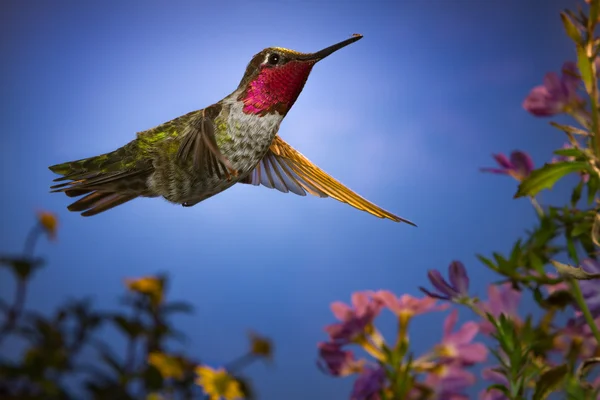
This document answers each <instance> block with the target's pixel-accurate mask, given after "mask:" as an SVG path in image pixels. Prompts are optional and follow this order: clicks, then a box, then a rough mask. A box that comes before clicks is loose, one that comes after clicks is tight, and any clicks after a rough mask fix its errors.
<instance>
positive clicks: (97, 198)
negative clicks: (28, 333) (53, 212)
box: [49, 34, 416, 226]
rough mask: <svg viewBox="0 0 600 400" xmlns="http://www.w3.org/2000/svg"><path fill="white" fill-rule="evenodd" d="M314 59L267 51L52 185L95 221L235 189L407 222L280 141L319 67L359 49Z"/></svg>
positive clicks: (61, 168) (68, 169)
mask: <svg viewBox="0 0 600 400" xmlns="http://www.w3.org/2000/svg"><path fill="white" fill-rule="evenodd" d="M361 38H362V35H360V34H354V35H352V36H351V37H350V38H348V39H346V40H344V41H342V42H339V43H337V44H334V45H332V46H329V47H327V48H324V49H323V50H320V51H317V52H315V53H300V52H297V51H294V50H290V49H285V48H281V47H269V48H266V49H264V50H262V51H260V52H259V53H257V54H255V55H254V56H253V57H252V60H251V61H250V62H249V63H248V65H247V67H246V71H245V73H244V76H243V77H242V80H241V81H240V83H239V85H238V87H237V88H236V89H235V90H234V91H233V92H232V93H231V94H230V95H228V96H226V97H225V98H223V99H222V100H221V101H219V102H217V103H214V104H212V105H210V106H208V107H206V108H204V109H201V110H196V111H191V112H189V113H187V114H185V115H182V116H180V117H177V118H175V119H173V120H171V121H168V122H165V123H163V124H161V125H158V126H156V127H154V128H152V129H148V130H146V131H142V132H138V133H137V134H136V138H135V139H133V140H132V141H130V142H129V143H127V144H125V145H124V146H122V147H120V148H118V149H116V150H114V151H112V152H109V153H105V154H101V155H98V156H95V157H90V158H84V159H81V160H76V161H70V162H65V163H62V164H57V165H53V166H50V167H49V169H50V170H51V171H52V172H54V173H56V174H59V175H61V177H59V178H56V179H54V182H61V183H58V184H55V185H53V186H51V187H50V189H51V191H52V192H64V193H65V194H66V195H67V196H69V197H81V196H83V197H81V198H79V199H78V200H77V201H75V202H74V203H72V204H71V205H69V206H68V207H67V208H68V210H70V211H74V212H81V215H82V216H85V217H87V216H92V215H97V214H100V213H102V212H104V211H107V210H109V209H112V208H114V207H117V206H119V205H121V204H123V203H126V202H128V201H131V200H133V199H135V198H137V197H163V198H164V199H166V200H167V201H169V202H171V203H174V204H181V205H182V206H184V207H192V206H194V205H196V204H198V203H200V202H201V201H203V200H206V199H208V198H209V197H212V196H214V195H216V194H218V193H221V192H222V191H224V190H226V189H228V188H230V187H231V186H233V185H235V184H236V183H240V184H248V185H255V186H260V185H262V186H265V187H267V188H270V189H273V188H274V189H277V190H278V191H280V192H283V193H289V192H291V193H295V194H297V195H300V196H305V195H306V194H307V193H309V194H311V195H314V196H318V197H332V198H334V199H336V200H338V201H340V202H343V203H347V204H349V205H351V206H353V207H355V208H357V209H359V210H363V211H366V212H368V213H370V214H373V215H375V216H377V217H379V218H388V219H390V220H392V221H395V222H405V223H408V224H410V225H414V226H416V225H415V224H414V223H413V222H411V221H409V220H407V219H404V218H400V217H398V216H396V215H394V214H392V213H390V212H388V211H386V210H384V209H382V208H380V207H378V206H377V205H375V204H373V203H371V202H370V201H368V200H366V199H365V198H363V197H361V196H359V195H358V194H357V193H355V192H353V191H352V190H351V189H349V188H348V187H346V186H344V185H343V184H342V183H340V182H339V181H337V180H336V179H334V178H333V177H332V176H330V175H329V174H327V173H326V172H324V171H323V170H322V169H320V168H319V167H317V166H316V165H315V164H313V163H312V162H311V161H310V160H308V159H307V158H306V157H305V156H304V155H302V154H301V153H300V152H299V151H297V150H296V149H294V148H293V147H292V146H290V145H289V144H288V143H287V142H285V141H284V140H283V139H282V138H281V137H280V136H279V135H278V132H279V126H280V124H281V122H282V121H283V119H284V118H285V116H286V115H287V113H288V112H289V111H290V109H291V108H292V106H293V105H294V103H295V101H296V99H297V98H298V96H299V95H300V92H301V91H302V89H303V88H304V85H305V83H306V80H307V79H308V76H309V74H310V72H311V70H312V68H313V67H314V65H315V64H316V63H317V62H319V61H321V60H323V59H324V58H326V57H327V56H329V55H330V54H332V53H334V52H335V51H337V50H339V49H341V48H343V47H345V46H347V45H349V44H351V43H354V42H356V41H357V40H359V39H361Z"/></svg>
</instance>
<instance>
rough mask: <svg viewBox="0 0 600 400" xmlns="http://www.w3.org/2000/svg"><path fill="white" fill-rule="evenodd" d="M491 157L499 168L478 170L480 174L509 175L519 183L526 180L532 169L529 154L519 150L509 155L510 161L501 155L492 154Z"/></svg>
mask: <svg viewBox="0 0 600 400" xmlns="http://www.w3.org/2000/svg"><path fill="white" fill-rule="evenodd" d="M492 156H493V157H494V158H495V159H496V162H497V163H498V165H499V166H500V168H480V171H481V172H491V173H492V174H501V175H509V176H512V177H513V178H515V179H516V180H518V181H519V182H520V181H522V180H523V179H525V178H527V177H528V176H529V174H531V171H533V169H534V166H533V161H532V160H531V157H530V156H529V154H527V153H525V152H522V151H519V150H515V151H513V152H512V153H510V160H509V159H508V158H507V157H506V156H505V155H504V154H502V153H498V154H493V155H492Z"/></svg>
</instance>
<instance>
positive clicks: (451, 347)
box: [437, 310, 487, 365]
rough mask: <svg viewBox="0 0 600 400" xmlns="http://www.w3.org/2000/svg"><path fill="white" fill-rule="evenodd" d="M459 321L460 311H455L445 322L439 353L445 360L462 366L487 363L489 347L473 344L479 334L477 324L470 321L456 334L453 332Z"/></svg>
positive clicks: (438, 347) (438, 348)
mask: <svg viewBox="0 0 600 400" xmlns="http://www.w3.org/2000/svg"><path fill="white" fill-rule="evenodd" d="M457 319H458V311H457V310H454V311H452V312H451V313H450V315H448V317H447V318H446V321H444V335H443V338H442V343H441V344H439V345H438V346H437V350H438V353H439V354H440V355H441V356H442V358H443V359H445V360H450V361H454V362H457V363H459V364H460V365H473V364H475V363H477V362H482V361H485V359H486V357H487V347H485V346H484V345H483V344H481V343H471V341H472V340H473V339H474V338H475V335H477V333H478V332H479V326H478V325H477V323H475V322H472V321H469V322H466V323H465V324H463V326H462V327H461V328H460V329H459V330H458V331H456V332H452V330H453V329H454V325H456V321H457Z"/></svg>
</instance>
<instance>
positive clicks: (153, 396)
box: [146, 392, 165, 400]
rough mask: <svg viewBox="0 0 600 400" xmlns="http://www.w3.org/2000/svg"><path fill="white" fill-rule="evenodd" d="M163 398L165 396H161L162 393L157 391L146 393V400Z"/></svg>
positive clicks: (160, 399) (162, 399)
mask: <svg viewBox="0 0 600 400" xmlns="http://www.w3.org/2000/svg"><path fill="white" fill-rule="evenodd" d="M164 399H165V398H164V397H163V395H162V394H160V393H158V392H152V393H148V396H146V400H164Z"/></svg>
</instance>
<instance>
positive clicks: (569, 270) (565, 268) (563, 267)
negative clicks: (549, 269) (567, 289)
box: [550, 260, 600, 281]
mask: <svg viewBox="0 0 600 400" xmlns="http://www.w3.org/2000/svg"><path fill="white" fill-rule="evenodd" d="M550 263H552V265H554V268H556V270H557V271H558V273H559V274H561V275H563V276H566V277H570V278H575V279H577V280H580V281H588V280H591V279H598V278H600V274H590V273H588V272H586V271H585V270H583V268H576V267H573V266H571V265H567V264H563V263H559V262H558V261H554V260H550Z"/></svg>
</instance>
